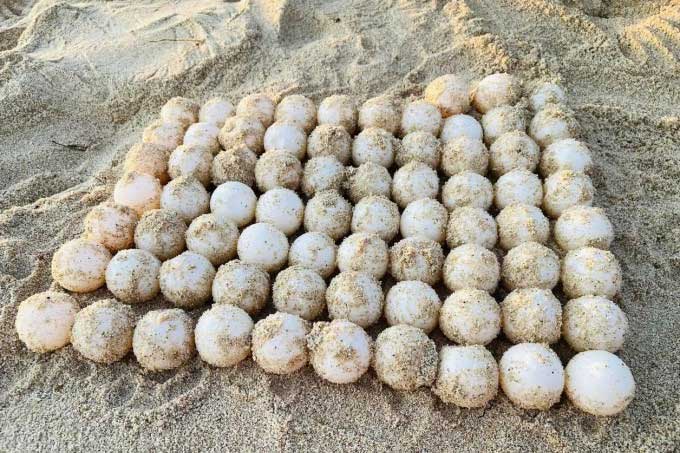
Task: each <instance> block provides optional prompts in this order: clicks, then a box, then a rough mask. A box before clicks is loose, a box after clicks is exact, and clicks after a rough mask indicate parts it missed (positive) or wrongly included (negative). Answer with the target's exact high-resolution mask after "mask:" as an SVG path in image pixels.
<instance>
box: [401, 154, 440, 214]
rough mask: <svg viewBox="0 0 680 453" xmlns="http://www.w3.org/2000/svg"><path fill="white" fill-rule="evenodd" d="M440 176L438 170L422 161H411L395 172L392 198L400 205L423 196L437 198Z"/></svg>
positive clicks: (403, 206)
mask: <svg viewBox="0 0 680 453" xmlns="http://www.w3.org/2000/svg"><path fill="white" fill-rule="evenodd" d="M438 194H439V176H438V175H437V172H436V170H434V169H432V168H431V167H430V166H428V165H426V164H424V163H422V162H413V161H412V162H409V163H408V164H406V165H404V166H403V167H401V168H400V169H399V170H397V171H396V172H395V173H394V181H393V183H392V198H394V201H396V202H397V204H398V205H399V207H401V208H405V207H406V206H407V205H408V204H409V203H411V202H412V201H415V200H419V199H421V198H434V199H436V198H437V195H438Z"/></svg>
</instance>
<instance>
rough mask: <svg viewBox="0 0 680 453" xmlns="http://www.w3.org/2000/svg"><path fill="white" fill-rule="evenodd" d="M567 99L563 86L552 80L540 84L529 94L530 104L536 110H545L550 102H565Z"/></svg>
mask: <svg viewBox="0 0 680 453" xmlns="http://www.w3.org/2000/svg"><path fill="white" fill-rule="evenodd" d="M566 101H567V96H566V95H565V94H564V91H563V90H562V88H560V87H559V86H558V85H556V84H554V83H550V82H545V83H542V84H540V85H538V86H537V87H536V88H534V89H533V91H532V92H531V95H530V96H529V106H530V107H531V110H533V111H534V112H538V111H539V110H543V109H544V108H545V107H546V106H547V105H548V104H564V103H565V102H566Z"/></svg>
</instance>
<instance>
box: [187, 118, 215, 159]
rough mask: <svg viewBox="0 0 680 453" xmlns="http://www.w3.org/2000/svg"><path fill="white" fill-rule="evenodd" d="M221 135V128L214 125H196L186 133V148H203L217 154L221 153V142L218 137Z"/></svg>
mask: <svg viewBox="0 0 680 453" xmlns="http://www.w3.org/2000/svg"><path fill="white" fill-rule="evenodd" d="M218 135H220V128H219V127H217V126H215V125H214V124H212V123H195V124H192V125H191V126H189V128H188V129H187V131H186V132H185V133H184V141H183V142H182V143H183V144H184V145H186V146H201V147H203V148H206V149H208V150H210V152H211V153H213V154H217V153H218V152H219V151H220V142H219V140H218V139H217V136H218Z"/></svg>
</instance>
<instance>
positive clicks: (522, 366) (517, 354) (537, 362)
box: [498, 343, 564, 410]
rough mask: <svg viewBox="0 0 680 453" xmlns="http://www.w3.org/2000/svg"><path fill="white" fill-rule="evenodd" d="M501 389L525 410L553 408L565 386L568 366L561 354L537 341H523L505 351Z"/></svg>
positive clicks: (501, 361) (502, 358) (501, 362)
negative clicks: (566, 366) (558, 355)
mask: <svg viewBox="0 0 680 453" xmlns="http://www.w3.org/2000/svg"><path fill="white" fill-rule="evenodd" d="M498 367H499V370H500V381H501V388H502V389H503V392H504V393H505V395H506V396H507V397H508V398H509V399H510V401H512V402H513V403H514V404H515V405H517V406H519V407H521V408H522V409H538V410H547V409H550V407H551V406H553V405H554V404H555V403H557V402H559V400H560V397H561V396H562V390H563V389H564V368H562V362H560V358H559V357H557V354H555V353H554V352H553V350H552V349H550V348H549V347H547V346H545V345H542V344H537V343H522V344H518V345H515V346H513V347H511V348H510V349H508V350H507V351H505V353H504V354H503V357H501V360H500V362H499V363H498Z"/></svg>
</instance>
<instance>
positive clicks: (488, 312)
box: [439, 288, 501, 345]
mask: <svg viewBox="0 0 680 453" xmlns="http://www.w3.org/2000/svg"><path fill="white" fill-rule="evenodd" d="M439 329H440V330H441V331H442V333H443V334H444V335H446V337H447V338H448V339H449V340H451V341H454V342H456V343H458V344H462V345H469V344H480V345H485V344H489V343H490V342H491V341H493V340H494V339H495V338H496V337H497V336H498V334H499V333H500V331H501V309H500V308H499V306H498V303H496V299H494V298H493V297H491V296H490V295H489V293H487V292H486V291H482V290H481V289H472V288H468V289H459V290H456V291H455V292H454V293H453V294H451V295H450V296H449V297H447V298H446V300H445V301H444V305H442V308H441V310H440V311H439Z"/></svg>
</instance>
